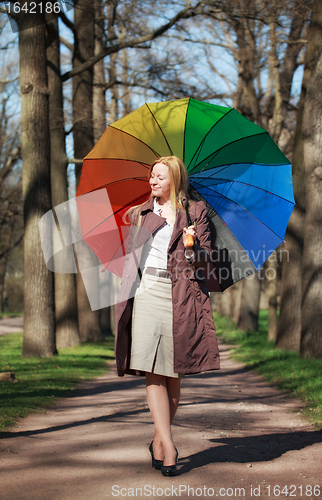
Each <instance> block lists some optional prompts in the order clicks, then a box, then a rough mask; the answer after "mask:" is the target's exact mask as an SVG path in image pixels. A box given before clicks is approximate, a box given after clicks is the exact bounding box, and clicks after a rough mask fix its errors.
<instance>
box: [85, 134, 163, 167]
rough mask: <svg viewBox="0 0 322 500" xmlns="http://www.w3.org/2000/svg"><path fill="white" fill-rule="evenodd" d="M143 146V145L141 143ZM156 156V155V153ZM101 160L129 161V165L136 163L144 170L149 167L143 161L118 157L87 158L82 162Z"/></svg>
mask: <svg viewBox="0 0 322 500" xmlns="http://www.w3.org/2000/svg"><path fill="white" fill-rule="evenodd" d="M131 137H134V136H131ZM142 144H144V143H142ZM152 151H153V152H154V153H156V151H154V150H152ZM156 154H157V153H156ZM102 160H105V161H109V160H111V161H122V162H123V161H129V162H131V163H138V164H139V165H141V166H142V167H144V168H146V169H149V168H150V165H149V164H148V163H144V162H143V161H139V160H131V159H130V158H120V157H116V156H109V157H108V158H104V157H103V158H87V159H85V160H84V162H85V161H86V162H89V161H90V162H92V161H102Z"/></svg>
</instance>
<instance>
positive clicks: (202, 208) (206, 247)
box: [188, 201, 211, 267]
mask: <svg viewBox="0 0 322 500" xmlns="http://www.w3.org/2000/svg"><path fill="white" fill-rule="evenodd" d="M193 208H194V211H195V219H194V222H196V236H197V237H196V240H195V243H194V246H193V248H192V252H191V257H190V259H189V258H188V261H189V263H191V264H192V265H193V266H195V267H204V266H205V265H206V264H208V263H210V262H211V233H210V228H209V223H208V218H207V208H206V205H205V204H204V202H203V201H198V202H196V203H195V204H194V207H193Z"/></svg>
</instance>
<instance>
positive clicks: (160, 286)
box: [130, 274, 183, 378]
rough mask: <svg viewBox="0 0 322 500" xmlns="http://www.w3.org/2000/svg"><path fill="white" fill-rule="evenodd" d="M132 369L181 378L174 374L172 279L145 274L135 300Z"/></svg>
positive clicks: (179, 375)
mask: <svg viewBox="0 0 322 500" xmlns="http://www.w3.org/2000/svg"><path fill="white" fill-rule="evenodd" d="M130 368H132V369H134V370H141V371H145V372H150V373H155V374H157V375H164V376H166V377H175V378H177V377H181V376H183V375H181V374H178V373H174V371H173V334H172V286H171V279H170V278H160V277H157V276H152V275H150V274H143V276H142V279H141V282H140V285H139V287H138V289H137V291H136V294H135V297H134V305H133V314H132V343H131V360H130Z"/></svg>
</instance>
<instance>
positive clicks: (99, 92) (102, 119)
mask: <svg viewBox="0 0 322 500" xmlns="http://www.w3.org/2000/svg"><path fill="white" fill-rule="evenodd" d="M103 47H104V20H103V8H102V6H101V4H99V3H98V4H97V5H96V7H95V48H94V51H95V54H99V53H100V52H101V51H102V50H103ZM105 89H106V79H105V69H104V61H103V59H102V60H101V61H99V62H98V63H97V64H95V65H94V87H93V120H94V142H95V143H96V142H97V141H98V140H99V139H100V137H101V136H102V135H103V133H104V132H105V129H106V102H105V92H106V90H105ZM112 286H113V284H112V279H111V280H110V288H111V287H112ZM112 313H113V311H112V306H111V307H103V309H101V310H100V326H101V331H102V334H103V335H111V334H112V329H111V314H112Z"/></svg>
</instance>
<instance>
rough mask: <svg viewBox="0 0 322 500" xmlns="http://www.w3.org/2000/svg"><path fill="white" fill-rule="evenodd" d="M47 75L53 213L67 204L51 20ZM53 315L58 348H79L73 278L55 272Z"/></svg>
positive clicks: (57, 68) (54, 26) (54, 23)
mask: <svg viewBox="0 0 322 500" xmlns="http://www.w3.org/2000/svg"><path fill="white" fill-rule="evenodd" d="M47 72H48V87H49V117H50V159H51V199H52V205H53V209H55V207H57V206H58V205H60V204H61V203H64V202H66V201H67V200H68V184H67V158H66V149H65V129H64V114H63V89H62V81H61V74H60V46H59V32H58V19H54V20H52V21H50V22H48V24H47ZM65 230H66V228H65ZM55 313H56V345H57V347H58V348H59V347H73V346H75V345H80V338H79V332H78V319H77V300H76V280H75V274H71V273H67V272H66V273H64V272H55Z"/></svg>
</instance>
